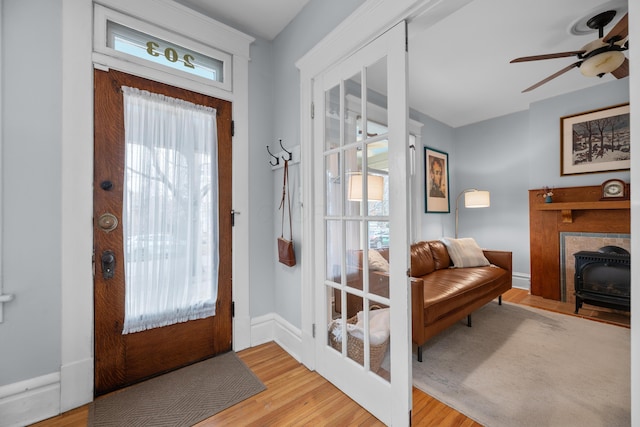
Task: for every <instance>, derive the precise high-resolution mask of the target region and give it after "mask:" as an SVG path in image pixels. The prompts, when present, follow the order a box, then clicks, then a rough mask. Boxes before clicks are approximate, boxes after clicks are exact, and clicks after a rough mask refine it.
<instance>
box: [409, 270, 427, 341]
mask: <svg viewBox="0 0 640 427" xmlns="http://www.w3.org/2000/svg"><path fill="white" fill-rule="evenodd" d="M411 329H412V333H411V336H412V337H413V342H415V343H416V344H418V345H421V344H422V343H423V341H424V340H423V336H424V281H423V280H422V279H418V278H416V277H411Z"/></svg>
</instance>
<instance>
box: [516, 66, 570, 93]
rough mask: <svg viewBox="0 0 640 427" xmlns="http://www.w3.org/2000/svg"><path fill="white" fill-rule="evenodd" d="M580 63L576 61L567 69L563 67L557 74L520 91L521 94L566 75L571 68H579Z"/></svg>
mask: <svg viewBox="0 0 640 427" xmlns="http://www.w3.org/2000/svg"><path fill="white" fill-rule="evenodd" d="M581 63H582V61H578V62H574V63H573V64H571V65H569V66H567V67H564V68H563V69H562V70H560V71H558V72H557V73H555V74H552V75H550V76H549V77H547V78H546V79H544V80H541V81H539V82H538V83H536V84H534V85H533V86H530V87H528V88H526V89H525V90H523V91H522V93H525V92H529V91H532V90H534V89H535V88H537V87H540V86H542V85H543V84H545V83H547V82H549V81H551V80H553V79H555V78H556V77H558V76H561V75H562V74H564V73H566V72H567V71H569V70H571V69H572V68H575V67H577V66H579V65H580V64H581Z"/></svg>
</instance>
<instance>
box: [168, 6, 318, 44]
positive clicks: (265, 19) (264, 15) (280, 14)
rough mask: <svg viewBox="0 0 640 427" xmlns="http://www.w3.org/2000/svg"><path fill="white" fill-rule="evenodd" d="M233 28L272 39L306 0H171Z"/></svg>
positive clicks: (300, 8) (293, 16)
mask: <svg viewBox="0 0 640 427" xmlns="http://www.w3.org/2000/svg"><path fill="white" fill-rule="evenodd" d="M174 1H176V2H177V3H181V4H183V5H185V6H187V7H190V8H191V9H194V10H197V11H198V12H200V13H202V14H204V15H207V16H210V17H212V18H214V19H216V20H218V21H221V22H224V23H225V24H227V25H230V26H232V27H234V28H236V29H237V30H241V31H244V32H246V33H249V34H251V35H254V36H259V37H262V38H263V39H266V40H273V39H274V38H275V37H276V36H277V35H278V34H279V33H280V31H282V30H283V29H284V28H285V27H286V26H287V24H289V22H291V20H292V19H293V18H295V16H296V15H297V14H298V13H299V12H300V11H301V10H302V8H303V7H304V6H305V5H306V4H307V3H308V2H309V0H174Z"/></svg>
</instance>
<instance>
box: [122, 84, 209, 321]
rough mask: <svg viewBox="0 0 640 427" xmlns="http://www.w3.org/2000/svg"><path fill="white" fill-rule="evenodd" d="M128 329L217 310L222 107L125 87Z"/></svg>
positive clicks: (207, 313) (204, 315)
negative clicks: (218, 114)
mask: <svg viewBox="0 0 640 427" xmlns="http://www.w3.org/2000/svg"><path fill="white" fill-rule="evenodd" d="M122 90H123V92H124V127H125V146H126V148H125V179H124V204H123V215H122V222H123V233H124V237H123V239H124V241H123V243H124V252H125V260H124V262H125V283H126V292H125V321H124V330H123V332H122V333H123V334H127V333H133V332H138V331H143V330H146V329H151V328H156V327H160V326H166V325H171V324H174V323H178V322H186V321H188V320H194V319H201V318H205V317H210V316H214V315H215V304H216V300H217V294H218V283H217V282H218V184H217V180H218V164H217V159H218V151H217V149H218V143H217V142H218V141H217V127H216V110H215V109H213V108H209V107H203V106H199V105H195V104H192V103H189V102H186V101H183V100H179V99H174V98H169V97H166V96H163V95H158V94H154V93H149V92H147V91H141V90H138V89H134V88H129V87H123V88H122Z"/></svg>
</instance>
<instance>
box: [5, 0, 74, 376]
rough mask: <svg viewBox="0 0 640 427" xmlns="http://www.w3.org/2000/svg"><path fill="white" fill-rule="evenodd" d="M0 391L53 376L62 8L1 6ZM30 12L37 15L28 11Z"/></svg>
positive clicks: (50, 2)
mask: <svg viewBox="0 0 640 427" xmlns="http://www.w3.org/2000/svg"><path fill="white" fill-rule="evenodd" d="M2 8H3V9H2V35H1V37H2V44H3V45H2V54H3V57H2V71H1V73H2V116H3V117H2V145H3V147H2V149H3V152H2V178H1V179H2V191H3V193H4V198H3V213H2V233H3V240H4V245H3V247H2V258H3V259H2V276H3V278H2V279H3V283H4V291H5V293H8V294H14V295H16V299H15V301H13V302H11V303H9V304H5V305H4V316H5V320H7V319H9V320H10V321H6V322H4V323H2V324H0V366H2V368H0V386H2V385H6V384H11V383H13V382H16V381H19V380H23V379H26V378H32V377H36V376H39V375H44V374H48V373H51V372H57V371H59V370H60V354H61V352H60V319H61V313H60V300H61V268H60V262H61V257H60V244H61V235H60V224H61V218H62V216H61V213H62V209H63V208H64V207H63V206H61V194H62V193H61V189H60V180H61V177H62V171H61V161H60V152H61V138H60V135H61V123H60V118H61V105H60V102H59V100H60V97H61V93H62V92H61V86H62V76H61V72H62V64H61V59H60V58H61V48H60V46H61V35H62V33H61V31H62V27H61V23H62V17H61V13H60V11H61V2H60V1H59V0H40V1H36V0H31V1H24V0H5V1H3V2H2ZM34 11H37V13H34Z"/></svg>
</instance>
